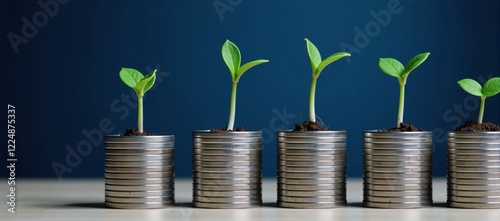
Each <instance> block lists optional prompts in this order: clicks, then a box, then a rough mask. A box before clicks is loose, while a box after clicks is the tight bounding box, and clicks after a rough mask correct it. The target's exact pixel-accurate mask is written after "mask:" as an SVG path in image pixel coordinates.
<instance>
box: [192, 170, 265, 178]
mask: <svg viewBox="0 0 500 221" xmlns="http://www.w3.org/2000/svg"><path fill="white" fill-rule="evenodd" d="M193 177H196V178H202V179H237V178H261V177H262V173H261V171H257V172H213V173H201V172H196V171H195V172H193Z"/></svg>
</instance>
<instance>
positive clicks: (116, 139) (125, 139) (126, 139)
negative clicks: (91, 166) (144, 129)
mask: <svg viewBox="0 0 500 221" xmlns="http://www.w3.org/2000/svg"><path fill="white" fill-rule="evenodd" d="M174 141H175V136H174V135H169V134H165V135H151V136H122V135H119V134H115V135H107V136H105V139H104V142H105V143H125V144H129V143H132V144H133V143H150V142H152V143H164V142H170V143H173V142H174Z"/></svg>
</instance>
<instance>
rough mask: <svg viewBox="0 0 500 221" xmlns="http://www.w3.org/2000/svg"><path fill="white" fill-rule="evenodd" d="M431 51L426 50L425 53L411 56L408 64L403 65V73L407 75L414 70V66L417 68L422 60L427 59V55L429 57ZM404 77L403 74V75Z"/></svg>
mask: <svg viewBox="0 0 500 221" xmlns="http://www.w3.org/2000/svg"><path fill="white" fill-rule="evenodd" d="M430 54H431V53H429V52H426V53H422V54H418V55H416V56H415V57H413V58H412V59H411V60H410V61H409V62H408V64H406V67H405V74H404V75H408V74H410V72H411V71H413V70H415V68H417V67H418V66H420V65H421V64H422V63H424V61H425V60H426V59H427V57H429V55H430ZM403 77H404V76H403Z"/></svg>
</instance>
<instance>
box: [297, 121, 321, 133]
mask: <svg viewBox="0 0 500 221" xmlns="http://www.w3.org/2000/svg"><path fill="white" fill-rule="evenodd" d="M327 130H328V129H326V128H325V127H323V125H321V124H319V123H318V122H313V121H304V123H302V124H299V123H296V124H295V129H293V131H327Z"/></svg>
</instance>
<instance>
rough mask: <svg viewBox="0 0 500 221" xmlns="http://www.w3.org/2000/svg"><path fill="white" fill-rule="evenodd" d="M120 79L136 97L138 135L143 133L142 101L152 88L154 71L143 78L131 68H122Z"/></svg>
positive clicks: (154, 76) (154, 77)
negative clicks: (132, 90)
mask: <svg viewBox="0 0 500 221" xmlns="http://www.w3.org/2000/svg"><path fill="white" fill-rule="evenodd" d="M120 78H121V79H122V81H123V83H125V84H126V85H127V86H129V87H131V88H132V89H134V91H135V94H136V95H137V116H138V117H137V130H138V131H139V133H143V132H144V115H143V108H142V100H143V97H144V94H145V93H146V92H147V91H148V90H149V89H151V87H153V84H154V83H155V80H156V69H155V70H153V71H152V72H151V73H149V74H148V75H146V76H144V75H142V74H141V72H139V71H137V70H135V69H132V68H122V69H121V70H120Z"/></svg>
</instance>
